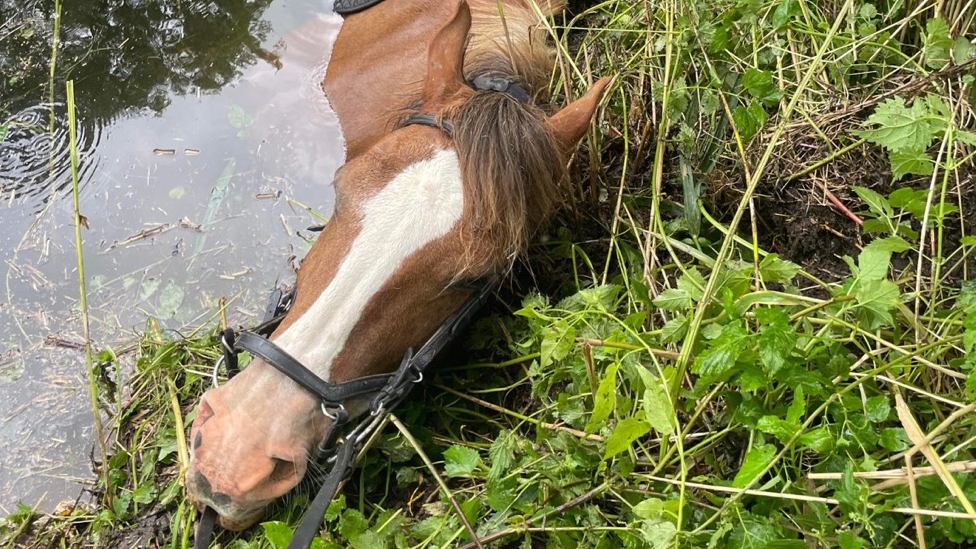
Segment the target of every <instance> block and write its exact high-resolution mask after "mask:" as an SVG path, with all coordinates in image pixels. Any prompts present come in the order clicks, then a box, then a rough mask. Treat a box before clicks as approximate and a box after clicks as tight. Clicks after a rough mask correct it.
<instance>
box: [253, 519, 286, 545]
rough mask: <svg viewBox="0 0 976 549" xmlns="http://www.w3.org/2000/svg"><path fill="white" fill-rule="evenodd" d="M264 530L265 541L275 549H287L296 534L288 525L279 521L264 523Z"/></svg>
mask: <svg viewBox="0 0 976 549" xmlns="http://www.w3.org/2000/svg"><path fill="white" fill-rule="evenodd" d="M261 527H262V528H264V539H266V540H268V542H269V543H270V544H271V545H272V546H273V547H274V548H275V549H286V548H287V547H288V543H289V542H290V541H291V538H292V536H293V535H294V533H293V532H292V529H291V527H290V526H288V524H286V523H284V522H280V521H277V520H272V521H268V522H262V523H261Z"/></svg>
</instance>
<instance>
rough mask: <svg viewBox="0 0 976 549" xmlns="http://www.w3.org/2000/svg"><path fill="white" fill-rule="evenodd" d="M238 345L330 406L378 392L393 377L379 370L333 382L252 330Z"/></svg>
mask: <svg viewBox="0 0 976 549" xmlns="http://www.w3.org/2000/svg"><path fill="white" fill-rule="evenodd" d="M236 348H237V349H241V350H245V351H248V352H250V353H251V354H252V355H254V356H257V357H260V358H262V359H263V360H264V361H265V362H267V363H268V364H270V365H272V366H274V367H275V368H277V369H278V370H279V371H280V372H281V373H283V374H285V375H286V376H288V377H290V378H291V379H292V380H293V381H294V382H295V383H298V384H299V385H301V386H302V387H304V388H305V389H306V390H308V391H310V392H311V393H312V394H314V395H315V396H317V397H319V398H320V399H321V400H322V402H323V403H324V404H325V405H327V406H331V407H337V406H340V405H342V403H343V402H345V401H347V400H351V399H354V398H357V397H361V396H364V395H371V394H373V393H376V392H377V391H379V390H381V389H382V388H383V387H385V386H386V384H387V382H389V380H390V377H391V376H390V374H379V375H375V376H366V377H361V378H358V379H353V380H350V381H345V382H342V383H330V382H328V381H324V380H323V379H322V378H320V377H318V376H316V375H315V374H314V373H312V371H311V370H309V369H308V368H306V367H305V366H303V365H302V363H301V362H299V361H297V360H295V359H294V358H293V357H292V356H291V355H289V354H288V353H287V352H285V350H284V349H282V348H281V347H278V346H277V345H275V344H274V343H273V342H272V341H270V340H267V339H265V338H263V337H261V336H259V335H257V334H255V333H253V332H241V333H240V335H239V336H238V338H237V343H236Z"/></svg>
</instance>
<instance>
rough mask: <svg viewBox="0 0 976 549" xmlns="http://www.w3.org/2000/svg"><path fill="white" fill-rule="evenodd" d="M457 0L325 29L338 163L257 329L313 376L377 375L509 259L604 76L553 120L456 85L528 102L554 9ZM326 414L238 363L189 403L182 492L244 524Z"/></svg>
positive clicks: (389, 6) (556, 183)
mask: <svg viewBox="0 0 976 549" xmlns="http://www.w3.org/2000/svg"><path fill="white" fill-rule="evenodd" d="M469 2H470V4H471V5H470V9H469V7H468V4H467V3H465V2H464V1H463V0H462V1H461V2H444V1H422V0H386V1H385V2H383V3H381V4H379V5H377V6H375V7H374V8H370V9H369V10H366V11H365V12H361V13H359V14H356V15H353V16H350V17H349V18H348V19H347V20H346V21H345V23H344V24H343V28H342V30H341V32H340V35H339V38H338V40H337V42H336V45H335V49H334V51H333V55H332V60H331V62H330V65H329V69H328V74H327V76H326V79H325V82H324V88H325V90H326V92H327V93H328V95H329V98H330V101H331V102H332V104H333V107H334V108H335V110H336V112H337V114H338V116H339V120H340V123H341V124H342V127H343V131H344V134H345V137H346V140H347V145H348V161H347V163H346V164H345V165H344V166H343V167H342V168H340V169H339V170H338V171H337V173H336V176H335V187H336V209H335V213H334V215H333V217H332V219H331V220H330V221H329V223H328V224H327V225H326V227H325V229H324V230H323V232H322V234H321V235H320V236H319V239H318V240H317V241H316V243H315V245H314V246H312V249H311V250H310V251H309V253H308V255H307V257H306V258H305V260H304V262H303V265H302V268H301V269H300V270H299V272H298V278H297V282H296V284H297V288H298V294H297V299H296V302H295V304H294V306H293V307H292V309H291V311H290V312H289V314H288V315H287V316H286V317H285V319H284V320H283V322H282V323H281V325H280V326H279V327H278V329H277V330H276V331H275V332H274V333H273V334H272V335H271V339H272V340H273V341H274V342H275V343H277V344H278V345H279V346H280V347H281V348H283V349H284V350H285V351H287V352H288V353H289V354H291V355H292V356H293V357H295V358H296V359H298V360H299V361H301V362H302V363H303V364H305V365H306V367H308V368H309V369H311V370H312V371H313V372H315V373H316V375H319V376H320V377H322V378H323V379H325V380H328V381H332V382H341V381H346V380H349V379H354V378H357V377H361V376H366V375H371V374H375V373H381V372H387V371H391V370H393V369H394V367H395V366H396V364H397V363H398V361H399V359H400V357H401V356H402V355H403V353H404V352H405V350H406V349H407V348H409V347H413V348H418V347H420V346H421V345H422V344H423V343H424V342H425V341H426V339H427V338H428V337H429V336H430V335H431V334H432V333H433V332H434V331H435V330H436V329H437V327H438V326H439V325H440V324H441V323H442V322H443V321H444V320H445V319H446V318H447V316H449V315H450V313H451V312H453V311H454V310H456V309H457V308H458V307H459V306H460V305H461V304H462V303H463V302H464V300H465V299H466V298H467V297H468V296H469V293H470V290H469V289H468V286H467V285H465V284H460V282H465V281H468V280H470V279H478V278H482V277H484V276H486V275H490V274H494V273H498V272H500V271H504V270H506V269H507V268H508V267H509V265H510V264H511V261H512V258H513V257H514V255H515V254H516V253H518V252H519V251H520V250H521V249H522V248H523V246H524V243H525V241H526V239H527V238H528V237H529V236H530V235H531V234H532V232H533V231H534V230H535V229H536V226H537V225H538V223H539V222H540V221H541V220H543V219H545V218H546V216H548V215H549V213H550V212H551V211H552V209H553V208H554V207H556V206H557V205H558V203H559V202H560V196H561V194H562V187H561V183H562V181H563V180H564V177H565V173H564V170H565V164H566V161H567V158H568V155H569V154H570V152H571V151H572V150H573V148H574V147H575V145H576V143H577V141H578V140H579V138H580V137H581V136H582V134H583V132H584V131H585V130H586V128H587V127H588V125H589V121H590V119H591V117H592V115H593V113H594V111H595V109H596V106H597V103H598V102H599V99H600V97H601V95H602V93H603V90H604V88H605V86H606V84H607V80H606V79H604V80H601V81H599V82H597V83H596V84H595V85H594V86H593V87H592V88H591V90H590V91H589V92H587V94H585V95H584V96H583V97H582V98H580V99H578V100H577V101H575V102H574V103H572V104H570V105H569V106H567V107H565V108H563V109H562V110H560V111H559V112H557V113H555V114H553V115H552V116H546V114H545V112H544V111H543V110H542V109H541V108H540V107H538V106H536V105H535V104H534V102H533V103H531V104H523V103H520V102H519V101H518V100H516V99H515V98H514V97H512V96H511V95H509V94H506V93H500V92H495V91H479V90H474V89H472V88H471V87H469V86H468V85H467V84H466V80H465V79H466V78H467V79H468V81H470V80H471V79H473V78H474V77H476V76H479V75H484V74H489V75H493V76H503V77H506V78H509V79H511V80H513V81H515V82H517V83H519V85H520V86H522V87H523V88H524V89H526V90H528V91H529V93H530V94H531V95H532V97H534V98H536V99H541V98H542V95H543V93H544V89H545V87H546V84H547V82H548V76H549V74H550V71H551V70H552V63H553V58H554V57H553V52H552V51H551V50H550V49H549V47H548V46H546V45H545V33H544V31H543V27H542V26H541V20H540V19H539V16H540V15H545V14H547V13H548V10H553V9H561V7H562V6H561V3H556V2H551V3H549V4H546V5H545V6H544V9H543V11H537V8H536V7H535V6H533V5H531V4H530V3H528V2H526V1H523V0H504V1H503V2H501V3H499V2H497V1H496V0H469ZM499 7H501V8H502V12H503V14H504V16H503V17H502V16H499ZM402 22H406V23H405V24H403V23H402ZM385 31H387V32H385ZM469 31H470V32H469ZM411 112H422V113H426V114H432V115H435V116H437V117H442V118H447V119H450V120H452V121H453V124H454V128H455V130H454V133H453V136H448V135H447V134H446V133H445V132H443V131H441V130H440V129H437V128H431V127H427V126H415V125H412V126H406V127H403V128H400V129H394V128H395V127H396V124H397V121H399V120H402V119H403V117H404V116H406V115H408V114H409V113H411ZM355 404H356V403H353V406H352V408H353V409H352V411H356V410H355V408H356V405H355ZM358 404H359V406H358V407H359V409H360V411H361V410H362V405H363V403H358ZM328 426H329V420H328V418H327V417H325V416H324V415H323V414H322V412H321V411H320V408H319V403H318V402H317V401H316V399H315V398H314V397H313V396H312V395H311V394H310V393H308V392H307V391H305V390H304V389H302V388H301V387H300V386H298V385H297V384H296V383H295V382H293V381H292V380H291V379H289V378H287V377H286V376H284V375H283V374H281V373H280V372H278V371H277V370H276V369H274V368H273V367H271V366H270V365H268V364H266V363H264V362H263V361H261V360H260V359H254V360H252V361H251V363H250V365H249V366H248V367H247V368H245V369H244V371H243V372H241V373H240V374H239V375H237V376H236V377H235V378H234V379H232V380H230V381H229V382H227V383H226V384H224V385H223V386H221V387H220V388H218V389H213V390H210V391H208V392H207V393H206V394H205V395H204V396H203V397H202V399H201V401H200V405H199V407H198V408H197V412H196V417H195V419H194V422H193V427H192V430H191V434H190V463H189V467H188V470H187V473H186V486H187V491H188V494H189V496H190V498H191V500H193V501H194V502H195V503H196V504H197V505H198V506H210V507H213V508H214V509H215V510H216V511H217V512H218V513H219V514H220V516H221V520H220V522H221V524H222V525H223V526H224V527H225V528H229V529H241V528H245V527H247V526H249V525H250V524H252V523H254V522H255V521H256V520H258V519H259V518H260V517H261V516H262V514H263V512H264V509H265V507H266V506H267V505H268V503H270V502H271V501H273V500H274V499H276V498H277V497H279V496H282V495H284V494H285V493H287V492H288V491H290V490H291V489H292V488H294V487H295V486H296V485H297V484H298V483H299V481H300V480H301V479H302V477H303V476H304V475H305V472H306V470H307V469H308V467H309V466H310V464H311V465H312V466H314V459H315V452H316V447H317V444H318V442H319V441H320V440H321V438H322V437H323V435H324V434H325V432H326V429H327V428H328Z"/></svg>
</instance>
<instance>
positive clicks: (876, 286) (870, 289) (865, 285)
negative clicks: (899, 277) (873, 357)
mask: <svg viewBox="0 0 976 549" xmlns="http://www.w3.org/2000/svg"><path fill="white" fill-rule="evenodd" d="M898 296H899V291H898V285H897V284H895V283H894V282H892V281H890V280H865V281H862V282H861V283H860V285H859V288H858V290H857V293H856V294H855V297H856V301H857V304H858V306H859V307H860V308H861V309H862V311H864V312H865V313H866V316H865V320H866V321H867V327H868V328H869V329H875V328H879V327H881V326H884V325H891V324H892V317H891V309H892V308H893V307H894V306H895V303H897V301H898Z"/></svg>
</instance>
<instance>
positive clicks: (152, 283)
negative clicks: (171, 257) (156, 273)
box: [139, 278, 159, 301]
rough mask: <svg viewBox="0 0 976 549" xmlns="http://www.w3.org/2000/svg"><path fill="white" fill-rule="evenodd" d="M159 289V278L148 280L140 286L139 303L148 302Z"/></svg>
mask: <svg viewBox="0 0 976 549" xmlns="http://www.w3.org/2000/svg"><path fill="white" fill-rule="evenodd" d="M158 289H159V279H158V278H148V279H146V280H145V281H144V282H143V283H142V285H141V286H139V301H147V300H148V299H149V298H150V297H152V295H153V294H154V293H156V290H158Z"/></svg>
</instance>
